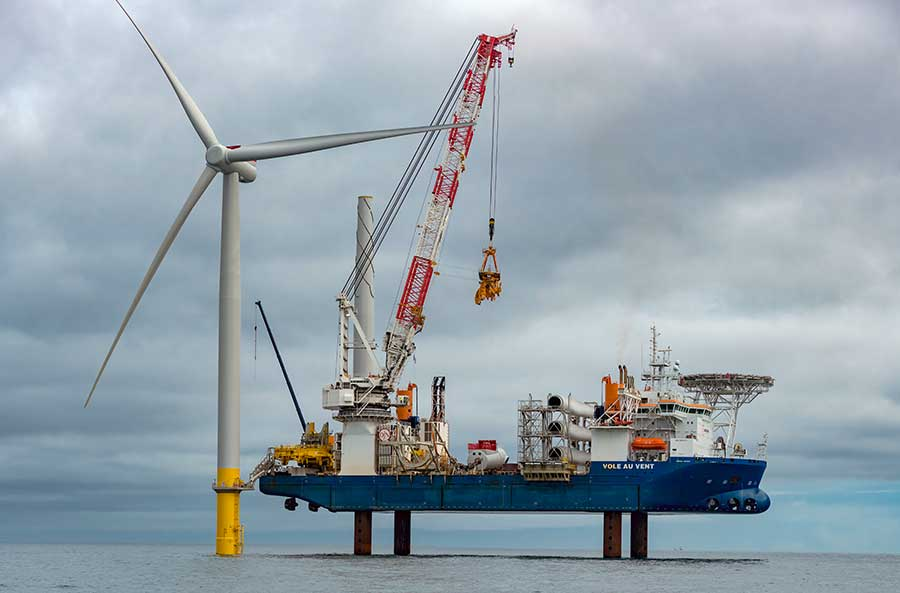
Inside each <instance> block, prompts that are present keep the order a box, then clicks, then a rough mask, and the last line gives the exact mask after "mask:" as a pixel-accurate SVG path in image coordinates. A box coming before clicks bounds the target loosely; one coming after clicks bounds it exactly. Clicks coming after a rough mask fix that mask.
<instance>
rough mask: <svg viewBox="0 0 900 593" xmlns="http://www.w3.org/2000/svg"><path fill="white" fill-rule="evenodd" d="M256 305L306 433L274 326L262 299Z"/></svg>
mask: <svg viewBox="0 0 900 593" xmlns="http://www.w3.org/2000/svg"><path fill="white" fill-rule="evenodd" d="M256 307H257V308H258V309H259V312H260V314H261V315H262V319H263V323H265V324H266V332H268V334H269V340H270V341H271V342H272V348H274V349H275V356H276V357H277V358H278V365H279V366H280V367H281V374H282V375H284V382H285V383H287V388H288V391H290V392H291V399H292V400H294V409H295V410H297V418H299V419H300V425H301V426H303V433H304V434H306V420H305V419H304V418H303V412H301V411H300V404H299V403H297V396H296V395H295V394H294V387H293V385H291V378H290V377H288V373H287V369H286V368H284V361H283V360H282V359H281V352H279V351H278V344H276V343H275V336H273V335H272V328H271V327H269V320H268V319H266V312H265V311H263V306H262V301H256Z"/></svg>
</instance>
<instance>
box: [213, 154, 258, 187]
mask: <svg viewBox="0 0 900 593" xmlns="http://www.w3.org/2000/svg"><path fill="white" fill-rule="evenodd" d="M232 148H238V146H222V145H221V144H213V145H212V146H210V147H209V148H208V149H206V164H207V165H209V166H210V167H212V168H213V169H215V170H216V171H219V172H220V173H237V174H238V176H239V179H240V181H241V182H242V183H250V182H251V181H253V180H255V179H256V161H247V162H237V163H229V162H228V153H229V152H230V151H231V149H232Z"/></svg>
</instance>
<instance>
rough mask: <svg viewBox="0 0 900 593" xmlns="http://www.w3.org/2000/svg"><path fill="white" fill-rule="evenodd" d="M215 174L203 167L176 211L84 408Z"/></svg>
mask: <svg viewBox="0 0 900 593" xmlns="http://www.w3.org/2000/svg"><path fill="white" fill-rule="evenodd" d="M215 176H216V171H215V170H214V169H211V168H210V167H206V168H204V169H203V173H201V174H200V179H198V180H197V183H196V184H194V189H192V190H191V193H190V195H188V198H187V200H186V201H185V202H184V206H182V207H181V212H179V213H178V216H177V217H176V218H175V222H173V223H172V226H171V227H169V232H168V233H166V237H165V238H164V239H163V242H162V245H160V246H159V249H157V251H156V255H155V256H153V261H152V262H150V268H149V269H148V270H147V273H146V274H144V279H143V280H141V284H140V286H138V290H137V294H136V295H134V299H133V300H132V301H131V306H130V307H128V312H127V313H125V319H123V320H122V325H121V326H119V331H118V333H117V334H116V337H115V339H114V340H113V342H112V346H110V347H109V352H107V353H106V358H104V359H103V364H102V365H100V372H98V373H97V378H96V379H94V385H93V386H91V392H90V393H89V394H88V396H87V399H86V400H85V402H84V407H85V408H86V407H88V404H89V403H91V397H93V395H94V390H95V389H97V384H98V383H99V382H100V377H101V376H102V375H103V371H104V370H105V369H106V364H107V363H108V362H109V357H110V356H112V353H113V350H115V349H116V345H117V344H118V343H119V338H121V337H122V332H124V331H125V326H127V325H128V321H129V320H130V319H131V316H132V315H133V314H134V311H135V309H137V306H138V303H140V302H141V297H142V296H144V292H145V291H146V290H147V286H149V285H150V281H151V280H153V276H154V275H156V270H158V269H159V265H160V264H161V263H162V260H163V258H165V257H166V253H168V251H169V247H171V246H172V243H173V242H174V241H175V237H177V236H178V232H179V231H180V230H181V227H182V226H184V221H185V220H187V217H188V215H189V214H190V213H191V210H193V209H194V206H195V205H196V204H197V202H198V201H199V200H200V196H202V195H203V192H204V191H206V188H207V187H209V184H210V183H212V180H213V178H214V177H215Z"/></svg>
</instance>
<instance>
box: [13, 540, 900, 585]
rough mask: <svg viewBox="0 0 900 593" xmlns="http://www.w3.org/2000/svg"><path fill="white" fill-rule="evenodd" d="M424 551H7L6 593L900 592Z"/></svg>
mask: <svg viewBox="0 0 900 593" xmlns="http://www.w3.org/2000/svg"><path fill="white" fill-rule="evenodd" d="M418 552H419V553H417V554H415V555H412V556H408V557H394V556H390V555H375V556H369V557H354V556H352V555H348V554H337V553H335V554H322V553H314V552H313V551H312V550H311V549H309V548H305V547H304V548H298V547H292V546H271V547H252V548H248V549H247V550H246V553H245V554H244V556H242V557H239V558H219V557H216V556H215V555H213V554H212V553H211V551H210V546H208V545H207V546H179V545H174V546H173V545H75V544H64V545H63V544H25V545H14V544H3V545H0V593H12V592H15V591H61V590H71V591H116V592H121V593H128V592H148V591H210V592H215V593H223V592H228V591H250V592H254V593H257V592H258V593H275V592H281V591H290V592H302V591H315V592H321V593H329V592H344V591H347V592H357V591H359V592H366V593H368V592H379V591H390V592H394V593H396V592H402V591H415V592H416V593H432V592H433V593H447V592H456V591H459V592H464V593H476V592H479V591H485V592H490V593H503V592H506V591H510V592H513V591H515V592H533V591H553V592H555V593H567V592H581V591H591V592H598V591H610V592H616V593H627V592H630V591H634V592H641V593H646V592H656V591H660V592H672V593H675V592H681V591H684V592H686V593H687V592H689V593H706V592H719V591H721V592H739V593H743V592H753V593H764V592H768V591H778V592H795V593H803V592H807V591H808V592H811V593H812V592H814V593H823V592H829V591H851V592H853V593H866V592H869V591H871V592H873V593H874V592H877V593H885V592H886V591H897V590H900V556H891V555H884V556H878V555H840V554H727V553H715V554H710V553H687V552H668V553H658V552H657V553H654V556H655V557H654V558H652V559H649V560H628V559H624V560H603V559H602V558H598V557H596V556H591V552H586V551H572V552H560V551H558V550H555V551H553V552H548V553H546V554H540V553H527V554H523V553H522V552H509V553H505V552H503V551H496V550H494V551H483V552H477V553H465V554H460V553H441V551H440V550H435V549H432V550H419V551H418Z"/></svg>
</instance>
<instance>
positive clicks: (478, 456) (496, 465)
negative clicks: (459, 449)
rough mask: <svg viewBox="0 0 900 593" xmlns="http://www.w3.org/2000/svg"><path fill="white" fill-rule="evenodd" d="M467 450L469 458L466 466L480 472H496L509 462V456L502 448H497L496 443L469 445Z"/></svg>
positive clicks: (485, 441)
mask: <svg viewBox="0 0 900 593" xmlns="http://www.w3.org/2000/svg"><path fill="white" fill-rule="evenodd" d="M468 449H469V456H468V458H467V459H466V464H467V465H468V466H469V467H471V468H473V469H476V470H480V471H482V472H486V471H494V470H498V469H500V468H502V467H503V465H504V464H505V463H506V462H507V461H509V455H507V454H506V451H504V450H503V448H502V447H498V446H497V441H493V440H482V441H478V442H477V443H469V445H468Z"/></svg>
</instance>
